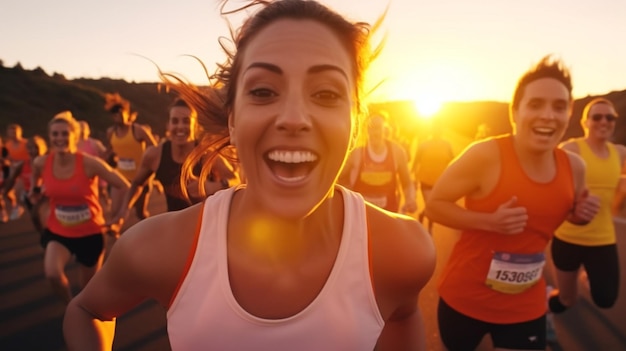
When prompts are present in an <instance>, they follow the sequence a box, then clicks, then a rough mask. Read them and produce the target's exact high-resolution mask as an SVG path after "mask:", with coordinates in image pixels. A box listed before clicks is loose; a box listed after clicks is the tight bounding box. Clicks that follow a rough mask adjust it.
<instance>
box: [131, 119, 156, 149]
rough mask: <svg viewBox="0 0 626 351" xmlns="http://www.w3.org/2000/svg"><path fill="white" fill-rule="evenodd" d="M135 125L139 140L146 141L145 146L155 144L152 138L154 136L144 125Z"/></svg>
mask: <svg viewBox="0 0 626 351" xmlns="http://www.w3.org/2000/svg"><path fill="white" fill-rule="evenodd" d="M135 126H136V127H139V128H137V131H138V133H139V140H141V141H143V142H144V143H146V146H155V145H156V144H157V143H156V139H154V136H153V135H152V133H151V132H150V131H149V130H147V129H146V127H144V126H142V125H140V124H135Z"/></svg>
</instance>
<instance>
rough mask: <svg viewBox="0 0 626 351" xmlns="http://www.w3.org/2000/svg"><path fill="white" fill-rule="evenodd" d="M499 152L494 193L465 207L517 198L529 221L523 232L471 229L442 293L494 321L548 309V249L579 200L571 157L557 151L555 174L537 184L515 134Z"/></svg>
mask: <svg viewBox="0 0 626 351" xmlns="http://www.w3.org/2000/svg"><path fill="white" fill-rule="evenodd" d="M495 141H496V142H497V144H498V148H499V150H500V164H501V167H500V176H499V179H498V183H497V184H496V186H495V188H494V189H493V191H492V192H491V193H490V194H489V195H487V196H486V197H484V198H481V199H471V198H467V199H466V208H467V209H468V210H472V211H477V212H494V211H495V210H496V209H497V208H498V206H500V205H501V204H502V203H504V202H506V201H509V200H510V199H511V198H512V197H513V196H515V197H517V203H518V205H519V206H523V207H526V209H527V211H528V222H527V225H526V228H525V229H524V231H523V232H522V233H520V234H515V235H505V234H500V233H495V232H488V231H480V230H466V231H463V232H462V233H461V238H460V240H459V241H458V242H457V244H456V245H455V247H454V249H453V251H452V253H451V255H450V259H449V261H448V262H447V264H446V266H445V268H444V270H443V273H442V275H441V278H440V281H439V295H440V296H441V298H442V299H443V300H444V301H445V302H446V303H447V304H448V305H450V306H451V307H452V308H454V309H455V310H457V311H458V312H460V313H462V314H464V315H467V316H469V317H472V318H475V319H478V320H481V321H485V322H489V323H499V324H500V323H519V322H524V321H529V320H533V319H536V318H539V317H541V316H542V315H543V314H544V313H545V312H546V298H545V293H546V290H545V281H544V280H543V277H542V267H543V263H544V262H545V257H544V252H545V249H546V246H547V244H548V242H549V241H550V239H551V238H552V235H553V233H554V231H555V229H556V228H557V227H558V226H559V225H560V224H561V223H562V222H563V221H564V220H565V218H566V217H567V215H568V213H569V212H570V210H571V208H572V206H573V204H574V183H573V178H572V170H571V166H570V163H569V158H568V156H567V154H566V153H565V151H563V150H560V149H556V150H555V151H554V160H555V162H556V175H555V177H554V178H553V179H552V180H551V181H549V182H547V183H538V182H536V181H534V180H532V179H530V178H529V177H528V176H527V175H526V173H525V172H524V170H523V168H522V166H521V164H520V162H519V160H518V158H517V154H516V152H515V149H514V147H513V138H512V136H510V135H505V136H501V137H497V138H495Z"/></svg>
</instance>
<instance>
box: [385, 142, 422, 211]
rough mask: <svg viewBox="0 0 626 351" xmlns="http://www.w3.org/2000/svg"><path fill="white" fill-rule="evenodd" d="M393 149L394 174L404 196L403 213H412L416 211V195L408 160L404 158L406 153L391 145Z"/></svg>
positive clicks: (400, 148)
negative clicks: (396, 174) (398, 179)
mask: <svg viewBox="0 0 626 351" xmlns="http://www.w3.org/2000/svg"><path fill="white" fill-rule="evenodd" d="M391 145H393V148H394V150H393V151H394V153H395V160H396V172H397V173H398V177H399V178H400V184H401V185H402V193H403V195H404V201H405V204H404V208H403V211H404V212H405V213H413V212H415V211H417V195H416V193H415V184H414V183H413V180H412V179H411V174H410V173H409V160H408V159H407V157H406V152H404V149H402V147H400V145H398V144H395V143H393V144H391Z"/></svg>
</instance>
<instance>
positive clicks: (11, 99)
mask: <svg viewBox="0 0 626 351" xmlns="http://www.w3.org/2000/svg"><path fill="white" fill-rule="evenodd" d="M0 82H1V84H0V133H2V134H4V132H5V130H6V126H7V125H8V124H10V123H19V124H20V125H22V127H23V128H24V135H25V136H27V137H28V136H31V135H33V134H39V135H42V136H46V135H47V123H48V122H49V121H50V119H51V118H52V117H53V116H54V115H55V114H57V113H58V112H61V111H63V110H70V111H72V114H73V115H74V116H75V117H76V118H77V119H79V120H81V119H82V120H86V121H87V122H89V124H90V126H91V129H92V134H93V136H95V137H98V138H103V137H104V136H105V130H106V128H107V127H108V126H110V125H111V116H110V115H109V113H107V112H106V111H105V110H104V94H105V93H113V92H119V93H120V95H122V96H123V97H124V98H126V99H128V100H129V101H130V102H131V109H132V110H133V111H136V112H137V113H138V115H137V122H139V123H142V124H148V125H150V126H151V127H152V129H153V130H154V132H156V133H158V134H160V135H163V134H164V132H165V126H166V122H167V116H168V112H167V107H168V106H169V104H170V103H171V102H172V99H173V98H174V95H173V94H172V93H166V92H164V91H160V89H159V84H158V83H128V82H126V81H124V80H114V79H108V78H102V79H97V80H94V79H74V80H68V79H66V78H65V77H64V76H63V75H62V74H59V73H54V74H52V75H48V74H47V73H46V72H45V71H44V70H42V69H41V68H36V69H34V70H24V69H23V68H22V67H21V66H20V65H19V64H18V65H16V66H15V67H12V68H8V67H4V66H2V65H0ZM161 90H162V89H161Z"/></svg>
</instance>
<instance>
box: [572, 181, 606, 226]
mask: <svg viewBox="0 0 626 351" xmlns="http://www.w3.org/2000/svg"><path fill="white" fill-rule="evenodd" d="M598 211H600V198H599V197H598V196H596V195H591V194H590V193H589V189H585V190H583V191H582V192H581V193H580V194H579V195H578V196H577V197H576V202H575V203H574V211H573V214H574V219H573V220H572V222H574V223H580V224H587V223H589V222H591V220H592V219H593V218H594V217H595V216H596V214H598Z"/></svg>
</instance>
